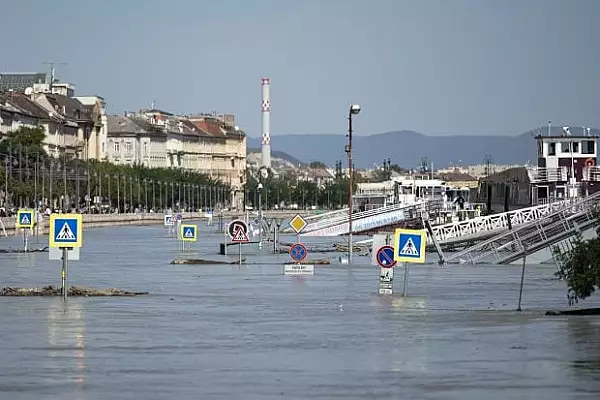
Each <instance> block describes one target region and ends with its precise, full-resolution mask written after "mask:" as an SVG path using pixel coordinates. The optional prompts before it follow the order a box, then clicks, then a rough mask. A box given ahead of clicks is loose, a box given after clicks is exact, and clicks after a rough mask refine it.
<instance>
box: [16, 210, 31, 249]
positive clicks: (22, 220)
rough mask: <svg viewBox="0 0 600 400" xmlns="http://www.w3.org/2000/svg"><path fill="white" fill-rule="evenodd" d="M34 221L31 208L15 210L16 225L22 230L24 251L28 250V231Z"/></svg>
mask: <svg viewBox="0 0 600 400" xmlns="http://www.w3.org/2000/svg"><path fill="white" fill-rule="evenodd" d="M34 223H35V219H34V212H33V210H19V211H17V222H16V227H17V229H19V228H20V229H21V231H22V232H23V249H24V251H25V252H27V251H29V231H30V230H32V229H33V226H34Z"/></svg>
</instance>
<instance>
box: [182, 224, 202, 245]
mask: <svg viewBox="0 0 600 400" xmlns="http://www.w3.org/2000/svg"><path fill="white" fill-rule="evenodd" d="M197 233H198V229H197V227H196V225H181V231H180V236H181V240H183V241H186V242H195V241H196V240H197V239H198V236H197Z"/></svg>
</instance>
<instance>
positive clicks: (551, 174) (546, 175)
mask: <svg viewBox="0 0 600 400" xmlns="http://www.w3.org/2000/svg"><path fill="white" fill-rule="evenodd" d="M527 174H528V175H529V181H530V182H531V183H541V182H565V181H567V180H568V174H567V167H557V168H544V167H528V168H527Z"/></svg>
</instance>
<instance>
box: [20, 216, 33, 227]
mask: <svg viewBox="0 0 600 400" xmlns="http://www.w3.org/2000/svg"><path fill="white" fill-rule="evenodd" d="M29 224H31V221H29V217H28V216H27V214H23V216H22V217H21V225H29Z"/></svg>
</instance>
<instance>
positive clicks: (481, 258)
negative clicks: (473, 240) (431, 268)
mask: <svg viewBox="0 0 600 400" xmlns="http://www.w3.org/2000/svg"><path fill="white" fill-rule="evenodd" d="M598 205H600V192H598V193H596V194H594V195H592V196H590V197H587V198H583V199H580V200H576V201H573V202H568V203H563V206H562V207H561V208H559V209H557V210H555V211H553V212H552V213H549V214H547V215H545V216H543V217H541V218H538V219H535V220H533V221H531V222H528V223H525V224H522V225H520V226H518V227H516V228H514V229H512V230H509V231H507V232H503V233H500V234H498V235H496V236H494V237H492V238H490V239H488V240H485V241H483V242H480V243H478V244H476V245H474V246H471V247H469V248H468V249H465V250H463V251H461V252H457V253H454V254H451V255H449V256H446V258H445V261H446V263H468V264H510V263H511V262H514V261H517V260H519V259H520V258H522V257H523V256H524V255H530V254H534V253H536V252H538V251H540V250H545V249H547V248H549V247H550V246H552V245H556V244H559V243H561V242H562V241H564V240H567V239H568V238H570V237H573V236H574V235H575V234H576V233H577V232H583V231H586V230H588V229H591V228H592V227H593V226H594V224H595V219H594V209H595V208H596V207H598Z"/></svg>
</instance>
